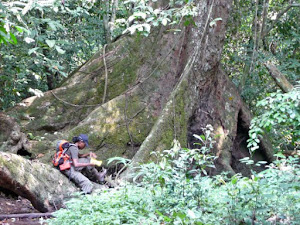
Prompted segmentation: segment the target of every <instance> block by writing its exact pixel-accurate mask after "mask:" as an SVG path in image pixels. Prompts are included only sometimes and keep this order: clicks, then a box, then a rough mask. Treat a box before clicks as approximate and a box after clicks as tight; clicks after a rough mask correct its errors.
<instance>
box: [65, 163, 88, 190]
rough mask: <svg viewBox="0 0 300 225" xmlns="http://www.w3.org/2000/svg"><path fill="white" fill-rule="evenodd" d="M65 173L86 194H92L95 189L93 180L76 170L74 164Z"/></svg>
mask: <svg viewBox="0 0 300 225" xmlns="http://www.w3.org/2000/svg"><path fill="white" fill-rule="evenodd" d="M65 174H66V175H67V176H68V177H69V178H70V179H71V180H72V181H74V183H75V184H77V185H78V186H79V187H80V189H81V190H82V191H83V192H84V193H85V194H90V193H91V192H92V190H93V184H92V182H91V181H90V180H89V179H88V178H87V177H85V176H84V175H83V174H82V173H81V172H79V171H76V170H75V169H74V167H73V166H72V167H71V168H70V170H68V171H66V172H65Z"/></svg>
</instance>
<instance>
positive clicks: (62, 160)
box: [52, 140, 74, 171]
mask: <svg viewBox="0 0 300 225" xmlns="http://www.w3.org/2000/svg"><path fill="white" fill-rule="evenodd" d="M72 145H74V144H71V143H70V142H68V141H66V140H60V141H58V142H57V144H56V153H55V154H54V156H53V159H52V163H53V165H54V166H55V167H56V168H58V169H59V170H61V171H62V170H67V169H70V168H71V163H70V160H69V159H70V156H69V155H68V154H66V152H67V150H68V149H69V148H70V147H71V146H72Z"/></svg>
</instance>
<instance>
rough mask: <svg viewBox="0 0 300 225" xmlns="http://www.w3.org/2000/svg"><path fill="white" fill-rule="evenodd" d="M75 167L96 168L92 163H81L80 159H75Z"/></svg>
mask: <svg viewBox="0 0 300 225" xmlns="http://www.w3.org/2000/svg"><path fill="white" fill-rule="evenodd" d="M73 166H74V167H86V166H94V164H92V163H80V162H78V159H73Z"/></svg>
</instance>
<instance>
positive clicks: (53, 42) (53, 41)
mask: <svg viewBox="0 0 300 225" xmlns="http://www.w3.org/2000/svg"><path fill="white" fill-rule="evenodd" d="M46 43H47V45H48V46H49V47H50V48H53V47H54V45H55V40H46Z"/></svg>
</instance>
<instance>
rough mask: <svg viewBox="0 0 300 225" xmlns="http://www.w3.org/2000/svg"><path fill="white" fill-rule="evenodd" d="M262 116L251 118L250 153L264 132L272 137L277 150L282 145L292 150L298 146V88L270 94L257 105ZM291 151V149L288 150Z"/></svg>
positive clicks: (299, 135)
mask: <svg viewBox="0 0 300 225" xmlns="http://www.w3.org/2000/svg"><path fill="white" fill-rule="evenodd" d="M257 107H258V108H262V114H260V115H259V116H256V117H255V118H253V120H252V122H251V126H250V131H249V137H250V139H249V140H248V147H249V149H250V150H251V151H254V150H256V149H258V148H259V145H258V144H259V142H260V141H259V137H260V136H261V135H262V134H263V133H264V131H266V132H267V133H269V134H270V135H271V136H272V140H273V143H274V144H275V146H276V147H277V150H278V149H283V148H282V146H281V145H282V144H284V145H288V144H290V145H291V146H292V147H293V148H295V149H296V148H298V147H299V146H300V110H299V109H300V86H299V85H298V86H296V87H295V88H294V89H293V90H292V91H290V92H289V93H284V94H282V93H280V92H279V91H278V92H276V93H271V94H270V96H269V97H267V98H265V99H263V100H261V101H259V102H258V103H257ZM290 150H293V149H290Z"/></svg>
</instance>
